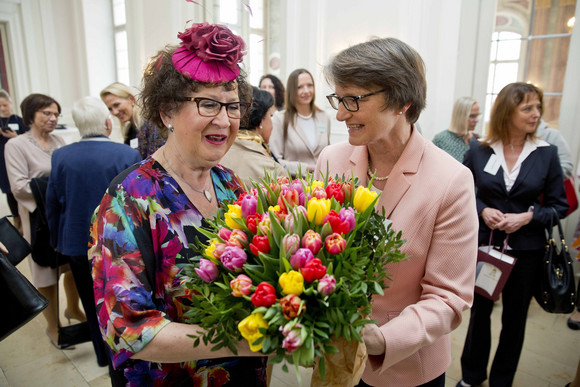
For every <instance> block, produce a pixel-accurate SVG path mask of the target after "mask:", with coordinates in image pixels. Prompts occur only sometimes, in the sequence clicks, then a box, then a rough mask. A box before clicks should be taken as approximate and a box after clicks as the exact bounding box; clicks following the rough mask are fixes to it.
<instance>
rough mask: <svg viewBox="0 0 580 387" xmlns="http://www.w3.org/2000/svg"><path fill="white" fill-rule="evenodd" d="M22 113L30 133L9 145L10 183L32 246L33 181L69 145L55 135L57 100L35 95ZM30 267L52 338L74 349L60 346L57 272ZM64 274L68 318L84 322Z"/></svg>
mask: <svg viewBox="0 0 580 387" xmlns="http://www.w3.org/2000/svg"><path fill="white" fill-rule="evenodd" d="M20 109H21V110H22V118H23V119H24V124H25V125H28V126H30V130H29V131H28V132H26V133H25V134H23V135H22V136H18V137H15V138H13V139H10V141H8V142H7V143H6V148H5V156H6V172H7V173H8V179H9V180H10V189H11V191H12V193H13V194H14V197H15V198H16V201H17V202H18V212H19V214H20V216H21V218H22V229H23V232H24V238H26V240H27V241H29V242H30V234H31V233H30V214H31V213H32V212H34V210H36V202H35V201H34V197H33V196H32V191H31V189H30V181H31V180H32V179H33V178H36V177H48V175H49V174H50V169H51V168H50V167H51V157H52V152H54V151H55V150H56V149H58V148H60V147H61V146H63V145H65V142H64V140H63V139H62V138H61V137H59V136H56V135H54V134H52V131H53V130H54V128H55V127H56V124H57V123H58V117H59V115H60V111H61V108H60V105H59V104H58V102H56V101H55V100H54V99H53V98H51V97H49V96H47V95H43V94H31V95H29V96H28V97H26V98H25V99H24V100H23V101H22V103H21V105H20ZM87 232H88V230H87ZM28 263H29V265H30V272H31V274H32V283H33V284H34V285H35V286H36V287H37V288H38V291H39V292H40V293H41V294H42V295H43V296H44V297H46V298H47V299H48V301H49V303H50V304H49V306H48V307H47V308H46V309H44V311H43V312H42V313H43V314H44V318H45V319H46V322H47V328H46V334H47V336H48V338H49V339H50V341H51V343H52V344H53V345H54V346H55V347H57V348H59V349H65V348H68V349H72V348H74V347H71V346H66V345H59V344H58V318H57V316H58V300H57V295H56V291H57V286H58V279H57V270H56V269H53V268H51V267H45V266H40V265H38V264H37V263H36V262H34V261H33V260H32V258H30V259H29V260H28ZM63 270H66V271H67V272H66V273H65V275H64V288H65V292H66V298H67V309H66V310H65V317H67V318H68V319H71V318H74V319H76V320H80V321H84V320H86V317H85V315H84V313H83V312H82V311H81V310H80V308H79V295H78V293H77V290H76V287H75V284H74V279H73V277H72V274H71V272H70V271H69V270H70V269H69V268H68V265H66V267H62V266H61V267H60V272H62V271H63Z"/></svg>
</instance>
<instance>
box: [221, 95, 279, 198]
mask: <svg viewBox="0 0 580 387" xmlns="http://www.w3.org/2000/svg"><path fill="white" fill-rule="evenodd" d="M253 90H254V96H253V102H252V106H251V107H250V110H248V113H247V115H248V116H249V117H248V120H247V121H248V123H247V127H246V128H242V127H240V130H239V131H238V135H237V137H236V140H235V141H234V143H233V145H232V147H231V148H230V150H229V151H228V153H226V155H225V156H224V157H223V158H222V160H221V162H220V164H221V165H223V166H225V167H227V168H229V169H231V170H232V171H234V172H235V174H236V175H237V176H238V177H239V178H240V179H241V180H242V181H243V182H244V185H245V186H246V188H251V187H252V180H254V181H257V182H259V181H260V179H261V178H262V177H264V171H267V172H269V173H270V174H274V173H276V175H277V176H286V175H287V173H286V170H285V169H284V167H283V166H282V165H280V163H278V162H277V161H276V160H275V159H274V158H273V157H272V153H271V152H270V149H269V147H268V141H269V140H270V134H271V133H272V118H271V117H270V114H269V111H270V108H271V107H272V106H274V99H273V98H272V96H271V95H270V93H268V92H267V91H265V90H260V89H258V88H257V87H254V88H253Z"/></svg>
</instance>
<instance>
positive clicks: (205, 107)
mask: <svg viewBox="0 0 580 387" xmlns="http://www.w3.org/2000/svg"><path fill="white" fill-rule="evenodd" d="M175 100H176V101H179V102H195V104H196V105H197V112H198V113H199V115H200V116H202V117H215V116H217V115H218V114H220V111H221V110H222V107H224V106H225V108H226V113H227V115H228V117H229V118H234V119H240V118H243V117H244V116H245V115H246V113H247V112H248V108H249V107H250V105H251V104H250V103H248V102H225V103H224V102H220V101H216V100H215V99H211V98H202V97H176V98H175Z"/></svg>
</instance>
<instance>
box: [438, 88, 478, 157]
mask: <svg viewBox="0 0 580 387" xmlns="http://www.w3.org/2000/svg"><path fill="white" fill-rule="evenodd" d="M479 117H480V114H479V104H478V103H477V101H476V100H474V99H473V98H471V97H461V98H459V99H458V100H457V101H455V104H454V105H453V113H452V114H451V124H449V129H447V130H444V131H442V132H440V133H438V134H437V135H435V137H433V144H435V145H437V146H438V147H439V148H441V149H443V150H444V151H445V152H447V153H449V154H450V155H451V156H453V157H454V158H455V160H457V161H459V162H460V163H463V155H464V154H465V152H467V149H469V142H470V141H471V140H472V139H476V136H475V133H474V132H473V131H474V130H475V126H476V125H477V122H478V121H479Z"/></svg>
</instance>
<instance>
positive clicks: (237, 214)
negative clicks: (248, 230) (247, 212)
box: [224, 204, 242, 230]
mask: <svg viewBox="0 0 580 387" xmlns="http://www.w3.org/2000/svg"><path fill="white" fill-rule="evenodd" d="M224 217H225V220H226V224H227V225H228V227H229V228H237V229H238V230H241V229H242V226H240V225H239V224H237V223H236V221H235V220H234V219H242V207H241V206H240V205H238V204H228V212H226V213H225V214H224Z"/></svg>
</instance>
